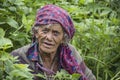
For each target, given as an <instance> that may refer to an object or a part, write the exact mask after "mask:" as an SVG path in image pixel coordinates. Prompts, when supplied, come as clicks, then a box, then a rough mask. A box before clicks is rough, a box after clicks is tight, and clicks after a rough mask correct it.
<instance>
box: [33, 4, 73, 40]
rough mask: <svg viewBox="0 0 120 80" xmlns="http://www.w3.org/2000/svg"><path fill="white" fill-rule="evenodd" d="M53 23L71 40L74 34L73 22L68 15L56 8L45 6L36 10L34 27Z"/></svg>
mask: <svg viewBox="0 0 120 80" xmlns="http://www.w3.org/2000/svg"><path fill="white" fill-rule="evenodd" d="M54 22H58V23H60V24H61V26H62V28H63V29H64V30H65V32H66V33H67V34H68V36H69V38H70V39H72V37H73V35H74V32H75V28H74V25H73V22H72V20H71V18H70V16H69V15H68V13H67V12H66V11H65V10H63V9H62V8H60V7H58V6H55V5H46V6H44V7H43V8H41V9H40V10H38V13H37V16H36V22H35V24H34V25H35V26H36V25H41V24H49V23H54Z"/></svg>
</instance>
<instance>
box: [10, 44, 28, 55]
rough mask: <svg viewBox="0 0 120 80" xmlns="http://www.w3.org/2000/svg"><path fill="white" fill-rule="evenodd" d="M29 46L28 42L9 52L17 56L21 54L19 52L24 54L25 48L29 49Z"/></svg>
mask: <svg viewBox="0 0 120 80" xmlns="http://www.w3.org/2000/svg"><path fill="white" fill-rule="evenodd" d="M29 47H30V44H28V45H25V46H23V47H20V48H18V49H15V50H13V51H12V52H11V54H12V55H13V56H18V55H21V54H25V53H26V52H27V50H28V49H29Z"/></svg>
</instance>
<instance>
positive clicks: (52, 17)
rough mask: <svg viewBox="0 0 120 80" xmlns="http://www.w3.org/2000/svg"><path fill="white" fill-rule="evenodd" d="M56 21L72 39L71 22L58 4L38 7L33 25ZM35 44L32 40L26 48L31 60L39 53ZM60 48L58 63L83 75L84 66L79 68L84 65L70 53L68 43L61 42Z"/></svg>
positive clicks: (35, 59) (71, 72)
mask: <svg viewBox="0 0 120 80" xmlns="http://www.w3.org/2000/svg"><path fill="white" fill-rule="evenodd" d="M56 22H58V23H60V24H61V26H62V28H63V29H64V31H65V32H66V33H67V35H68V37H69V38H70V39H72V37H73V35H74V32H75V28H74V25H73V22H72V20H71V18H70V16H69V15H68V13H67V12H66V11H65V10H63V9H62V8H60V7H58V6H55V5H51V4H50V5H46V6H44V7H42V8H41V9H39V10H38V13H37V16H36V21H35V23H34V26H40V25H43V24H54V23H56ZM36 46H37V45H36V43H35V42H33V45H32V46H31V47H30V48H29V50H28V58H29V59H30V60H33V61H37V60H38V54H39V53H38V51H37V47H36ZM60 48H61V51H60V56H59V57H60V65H61V66H62V67H63V68H64V69H65V70H67V71H68V72H69V73H70V74H73V73H80V74H81V75H82V76H83V77H84V72H83V71H84V70H82V69H84V68H81V66H84V64H82V65H80V64H79V63H78V62H77V60H76V59H75V57H74V56H73V55H72V50H71V49H70V48H69V46H68V45H63V44H61V45H60ZM83 80H86V78H85V77H84V79H83Z"/></svg>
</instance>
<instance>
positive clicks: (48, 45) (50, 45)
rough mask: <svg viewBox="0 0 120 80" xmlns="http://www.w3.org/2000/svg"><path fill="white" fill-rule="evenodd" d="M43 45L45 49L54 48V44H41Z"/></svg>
mask: <svg viewBox="0 0 120 80" xmlns="http://www.w3.org/2000/svg"><path fill="white" fill-rule="evenodd" d="M43 45H44V46H45V47H47V48H50V47H53V46H54V44H52V43H48V42H43Z"/></svg>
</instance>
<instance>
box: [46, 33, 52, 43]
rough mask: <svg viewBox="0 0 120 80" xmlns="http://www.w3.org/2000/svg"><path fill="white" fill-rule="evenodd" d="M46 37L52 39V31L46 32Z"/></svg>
mask: <svg viewBox="0 0 120 80" xmlns="http://www.w3.org/2000/svg"><path fill="white" fill-rule="evenodd" d="M46 38H47V39H48V40H49V41H51V40H52V38H53V35H52V33H51V32H49V33H47V34H46Z"/></svg>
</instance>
